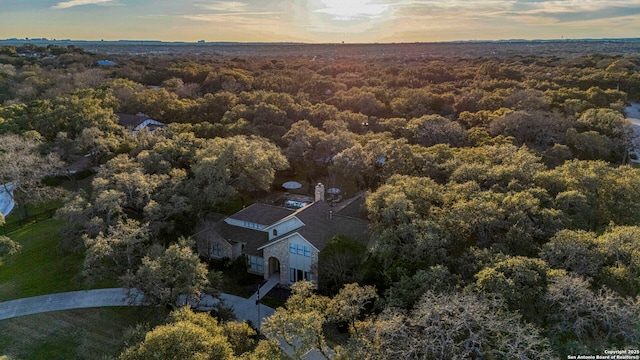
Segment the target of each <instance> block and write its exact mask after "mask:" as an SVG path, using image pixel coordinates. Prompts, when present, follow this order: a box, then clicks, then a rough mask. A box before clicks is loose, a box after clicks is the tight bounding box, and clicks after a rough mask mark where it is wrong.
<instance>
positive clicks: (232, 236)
mask: <svg viewBox="0 0 640 360" xmlns="http://www.w3.org/2000/svg"><path fill="white" fill-rule="evenodd" d="M211 230H213V231H214V232H215V233H217V234H219V235H220V237H222V238H223V239H225V240H226V241H227V242H229V243H234V242H241V243H244V248H243V249H242V252H243V253H244V254H248V255H257V256H262V254H261V253H260V252H259V251H257V249H258V247H260V246H261V245H264V244H265V243H266V242H267V241H269V234H267V233H266V232H264V231H260V230H252V229H246V228H243V227H239V226H233V225H229V224H227V223H226V222H224V221H220V222H218V223H216V224H215V225H214V226H213V228H212V229H211Z"/></svg>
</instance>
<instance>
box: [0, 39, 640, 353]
mask: <svg viewBox="0 0 640 360" xmlns="http://www.w3.org/2000/svg"><path fill="white" fill-rule="evenodd" d="M389 46H391V45H389ZM380 49H385V48H384V46H381V47H380ZM103 58H109V59H110V60H111V61H113V63H114V64H113V65H110V66H99V65H98V64H97V60H100V59H103ZM639 99H640V56H638V55H633V54H632V55H607V54H601V53H587V54H581V55H575V56H554V55H544V56H542V55H536V54H530V53H529V52H526V53H520V54H513V55H502V56H484V57H468V56H455V55H450V56H445V55H440V56H432V57H423V56H413V55H412V54H409V55H407V54H405V56H403V54H401V53H394V54H389V55H386V53H385V54H379V55H378V56H364V55H363V56H361V57H355V56H342V57H341V56H340V53H339V52H335V53H332V54H331V55H330V56H320V57H312V58H310V57H304V56H298V57H296V56H286V54H285V55H283V56H281V57H278V56H275V55H274V56H264V55H263V56H255V57H252V56H237V57H224V56H219V55H206V54H205V55H202V54H201V55H190V54H180V55H130V54H111V55H104V54H95V53H90V52H87V51H84V50H82V49H80V48H75V47H71V46H69V47H60V46H54V45H50V46H46V47H45V46H32V45H31V46H28V45H25V46H3V47H0V133H1V134H3V135H2V136H3V137H4V139H9V136H12V137H15V135H21V136H22V138H23V139H24V141H25V142H27V141H28V142H29V143H31V142H37V144H39V147H38V149H37V151H36V153H37V154H39V155H40V156H45V155H47V154H54V155H55V157H56V158H59V159H61V160H62V161H65V162H67V163H68V164H71V163H73V162H75V161H77V160H78V159H79V158H82V157H83V156H84V155H85V154H88V155H89V158H90V161H91V162H92V163H91V164H90V165H91V166H95V167H99V171H98V172H97V174H96V175H95V176H94V177H93V180H92V185H91V187H90V189H88V191H80V192H76V193H70V194H68V195H69V196H68V197H67V200H66V203H65V206H64V207H63V208H62V209H60V210H59V212H58V217H59V218H61V219H64V221H65V225H64V228H63V234H64V236H63V239H64V240H63V243H62V244H61V245H62V246H63V247H64V248H65V249H66V250H67V251H76V252H80V253H82V254H84V256H85V262H84V270H83V274H82V275H83V276H84V278H85V279H86V280H87V281H88V282H89V283H95V282H99V281H104V280H115V281H118V282H120V283H121V284H123V285H127V286H137V287H141V286H143V284H149V283H153V284H154V286H155V285H157V286H156V287H155V289H159V291H158V292H157V293H153V299H154V302H155V303H158V304H164V305H167V304H168V305H171V304H174V305H175V302H176V297H177V295H178V294H179V293H181V292H183V293H184V292H186V293H190V294H194V295H198V294H200V293H202V292H207V291H212V292H215V289H213V288H215V287H216V286H217V284H218V283H219V281H220V279H219V277H220V274H219V273H216V272H214V271H208V270H207V269H206V268H204V265H203V264H201V263H200V262H199V261H198V259H197V258H195V257H194V256H195V255H193V253H192V252H191V251H190V250H189V249H190V247H192V243H191V242H190V241H189V240H188V239H186V238H185V237H188V236H189V235H192V234H193V233H194V229H195V227H196V225H197V223H198V222H199V220H201V219H203V218H204V217H205V216H206V215H207V214H210V213H212V212H229V211H232V208H231V207H230V205H229V204H230V203H233V202H234V201H236V200H239V201H240V202H242V203H245V202H253V201H256V200H259V199H260V198H261V197H263V196H264V195H265V194H267V193H268V192H269V191H271V190H273V189H277V188H278V187H279V185H280V184H274V181H275V179H276V177H279V178H286V177H287V176H293V175H295V176H300V174H302V178H303V179H306V180H307V181H308V182H309V183H313V182H318V181H322V182H325V183H327V184H329V185H330V186H334V185H335V186H340V187H341V188H343V189H345V190H346V191H348V192H349V193H351V194H354V193H357V192H364V193H366V210H367V212H368V214H369V221H370V236H371V243H370V246H369V247H368V248H366V249H363V248H360V247H358V246H356V245H354V244H352V243H350V241H349V239H348V238H336V239H334V240H333V241H332V243H331V244H330V246H328V247H327V249H326V250H327V251H326V252H324V253H321V256H320V261H321V263H322V262H323V261H324V263H326V264H330V268H329V270H326V269H325V270H323V272H321V273H320V274H319V275H320V283H319V289H317V291H314V290H312V289H310V288H308V285H305V284H296V285H295V286H294V289H293V290H294V293H293V295H292V297H291V298H290V299H289V300H288V301H287V304H286V306H285V308H283V309H281V310H278V311H277V312H276V315H274V317H272V318H270V319H269V320H268V321H267V323H266V324H265V329H264V331H265V334H266V336H267V338H268V339H269V340H262V341H261V342H260V343H259V344H257V347H256V344H255V343H254V342H250V346H240V344H245V343H244V342H243V341H244V340H242V339H245V340H246V337H247V336H249V335H247V334H249V333H251V329H248V330H247V329H244V328H243V329H241V330H242V331H240V330H237V329H236V332H237V333H235V334H234V335H230V334H231V333H230V331H231V330H229V329H232V328H233V326H239V325H224V326H223V325H219V324H218V323H217V322H215V320H204V319H201V318H199V317H196V316H195V315H192V314H188V313H185V312H182V313H173V315H171V316H172V317H170V319H169V320H168V321H167V324H166V325H162V326H161V327H158V328H156V329H153V330H152V331H150V332H149V334H148V336H147V338H146V339H144V337H141V338H140V339H139V340H140V341H138V343H136V344H137V345H131V346H130V347H129V348H128V350H126V351H125V352H124V353H123V355H122V358H123V359H128V358H140V357H136V356H143V355H140V354H147V352H148V351H152V350H154V349H153V346H154V345H153V344H154V343H155V342H162V341H165V340H162V339H166V338H170V339H173V337H174V336H186V335H184V334H187V333H188V332H189V333H193V334H197V336H198V337H202V339H204V340H203V341H204V343H205V344H207V345H206V346H202V343H201V344H195V343H194V344H192V346H196V347H198V349H199V350H198V351H199V352H204V353H207V354H210V355H211V356H213V355H212V354H214V352H215V353H216V354H218V353H219V354H224V357H226V358H228V357H232V356H235V355H241V354H244V355H243V356H244V357H245V358H260V357H264V356H267V354H270V355H269V356H285V355H284V354H282V353H281V352H280V351H279V350H278V348H277V346H275V345H274V342H273V340H274V339H285V340H286V341H287V342H289V343H290V345H291V346H293V347H294V350H295V353H296V354H304V353H306V352H307V351H308V350H310V349H315V350H317V351H320V352H321V353H323V354H325V355H326V356H338V357H341V358H381V359H385V358H389V359H396V358H397V359H400V358H402V359H404V358H416V359H436V358H478V359H479V358H487V359H511V358H522V359H525V358H551V357H557V358H566V356H567V355H570V354H581V353H582V354H602V352H603V351H604V350H605V349H625V348H628V349H633V348H634V346H637V344H639V343H640V300H639V298H638V295H639V294H640V227H639V223H640V170H639V169H638V168H637V167H634V166H632V165H631V164H630V162H631V160H632V159H631V157H632V156H634V155H633V154H634V153H633V151H634V139H635V135H634V131H633V127H632V125H631V123H630V122H629V121H628V120H627V119H626V114H625V113H624V111H625V108H626V107H627V106H628V105H629V103H631V102H637V101H638V100H639ZM137 113H144V114H146V115H148V116H149V117H151V118H153V119H155V120H158V121H161V122H163V123H166V124H168V126H167V127H166V128H163V129H160V130H158V131H156V132H154V133H150V132H146V131H142V132H140V133H139V134H136V135H131V134H129V133H128V131H127V130H125V129H124V128H123V127H122V126H120V125H119V124H118V114H137ZM5 144H6V143H5V141H2V142H1V143H0V146H2V150H3V153H4V152H10V151H12V150H11V149H9V148H6V147H4V145H5ZM47 156H52V155H47ZM56 161H57V160H56ZM10 176H11V174H9V175H7V176H4V175H3V180H4V181H7V182H8V181H16V180H15V179H13V178H11V177H10ZM21 201H30V199H29V198H27V197H24V199H21ZM3 243H6V244H7V246H5V247H6V248H7V249H8V250H5V251H3V252H2V255H3V256H10V255H11V254H13V253H15V252H16V251H18V250H19V249H18V248H17V247H16V246H14V245H15V244H11V246H12V247H11V248H9V244H10V243H9V240H3ZM173 267H177V268H179V269H180V273H179V279H182V280H179V281H177V280H175V278H171V279H170V278H168V277H167V274H168V273H171V271H172V270H171V269H173ZM323 279H324V283H323ZM350 283H351V284H350ZM355 283H357V284H358V285H355ZM348 284H349V285H348ZM345 285H346V286H345ZM149 291H150V292H151V290H149ZM305 299H306V300H305ZM211 321H213V322H211ZM198 324H199V325H198ZM225 326H226V327H225ZM207 331H208V332H209V333H207ZM225 332H226V333H225ZM239 332H241V333H242V334H244V335H242V336H241V335H238V333H239ZM225 334H226V335H225ZM336 334H339V335H336ZM194 336H195V335H194ZM243 336H244V337H243ZM327 337H330V338H331V339H330V340H331V341H326V338H327ZM296 339H297V340H296ZM229 342H231V345H230V343H229ZM328 344H330V345H328ZM184 346H191V345H188V344H186V345H184ZM329 347H331V348H329ZM194 352H195V350H194ZM234 352H235V355H233V353H234ZM187 353H188V352H187Z"/></svg>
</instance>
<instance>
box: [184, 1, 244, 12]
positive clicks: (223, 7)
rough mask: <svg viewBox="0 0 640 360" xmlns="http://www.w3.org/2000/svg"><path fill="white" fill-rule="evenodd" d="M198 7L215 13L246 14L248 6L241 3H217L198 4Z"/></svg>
mask: <svg viewBox="0 0 640 360" xmlns="http://www.w3.org/2000/svg"><path fill="white" fill-rule="evenodd" d="M196 6H197V7H200V8H203V9H206V10H211V11H215V12H245V11H247V4H245V3H243V2H240V1H215V2H213V3H212V4H197V5H196Z"/></svg>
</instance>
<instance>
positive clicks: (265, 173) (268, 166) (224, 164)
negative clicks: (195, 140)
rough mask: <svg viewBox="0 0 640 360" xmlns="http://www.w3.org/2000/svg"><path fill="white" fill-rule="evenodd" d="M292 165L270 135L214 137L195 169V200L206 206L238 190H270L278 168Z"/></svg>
mask: <svg viewBox="0 0 640 360" xmlns="http://www.w3.org/2000/svg"><path fill="white" fill-rule="evenodd" d="M288 167H289V164H288V162H287V159H286V158H285V157H284V156H283V155H282V154H281V153H280V150H279V149H278V148H277V147H276V146H275V145H274V144H273V143H271V142H270V141H269V140H267V139H264V138H259V137H246V136H234V137H230V138H216V139H213V140H210V141H209V143H208V144H207V146H206V147H205V148H204V149H203V150H201V151H199V153H198V157H197V160H196V162H195V164H194V165H193V166H192V169H191V170H192V171H193V174H194V177H193V181H192V182H191V184H190V191H191V194H192V199H193V204H194V206H195V207H197V208H198V209H204V210H206V209H208V207H211V206H215V205H217V204H220V203H221V202H222V201H225V200H227V199H228V198H229V197H230V196H232V195H234V194H236V193H240V194H243V193H248V192H254V191H259V190H267V189H269V188H270V187H271V184H272V183H273V180H274V178H275V173H276V171H277V170H284V169H286V168H288Z"/></svg>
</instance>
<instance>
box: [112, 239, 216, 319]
mask: <svg viewBox="0 0 640 360" xmlns="http://www.w3.org/2000/svg"><path fill="white" fill-rule="evenodd" d="M192 246H193V240H190V239H187V238H180V239H179V240H178V242H177V243H176V244H172V245H170V246H169V247H168V248H167V249H166V250H163V251H162V253H160V254H159V255H156V256H145V257H144V258H143V259H142V264H141V265H140V267H139V268H138V270H137V271H135V273H133V272H132V273H128V274H126V275H125V276H123V281H124V283H125V285H126V286H127V288H129V289H131V288H137V289H139V290H141V291H142V292H143V293H144V295H145V300H146V301H147V302H148V303H149V304H152V305H163V306H170V307H174V306H176V305H178V300H179V298H180V296H186V302H191V301H196V302H197V301H199V300H200V295H201V294H202V293H203V292H204V290H205V288H206V287H207V285H208V284H209V280H208V277H207V268H206V266H205V264H203V263H201V262H200V259H199V258H198V255H196V254H195V253H194V252H193V250H192Z"/></svg>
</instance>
